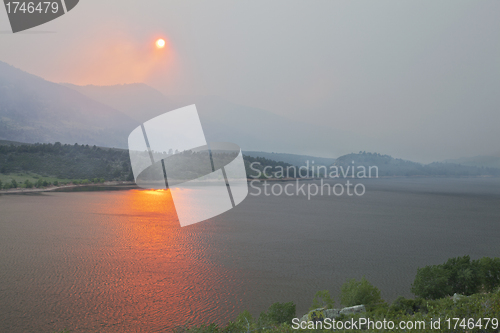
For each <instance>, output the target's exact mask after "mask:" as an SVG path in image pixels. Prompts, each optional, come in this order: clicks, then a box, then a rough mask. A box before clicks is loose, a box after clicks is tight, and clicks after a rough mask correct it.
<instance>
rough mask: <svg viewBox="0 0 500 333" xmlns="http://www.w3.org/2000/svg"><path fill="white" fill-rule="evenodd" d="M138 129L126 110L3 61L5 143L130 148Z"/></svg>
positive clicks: (0, 106)
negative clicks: (45, 143) (46, 143)
mask: <svg viewBox="0 0 500 333" xmlns="http://www.w3.org/2000/svg"><path fill="white" fill-rule="evenodd" d="M135 126H137V122H135V121H133V120H132V119H131V118H129V117H128V116H126V115H125V114H123V113H122V112H120V111H117V110H115V109H113V108H111V107H108V106H106V105H103V104H101V103H99V102H96V101H94V100H92V99H90V98H88V97H86V96H84V95H82V94H80V93H79V92H77V91H75V90H73V89H70V88H67V87H63V86H61V85H58V84H56V83H52V82H49V81H46V80H44V79H42V78H40V77H37V76H35V75H31V74H28V73H26V72H23V71H21V70H19V69H17V68H14V67H13V66H10V65H8V64H6V63H3V62H0V140H12V141H21V142H29V143H35V142H55V141H59V142H62V143H75V142H87V143H89V144H92V145H93V144H96V145H102V146H115V147H123V148H125V147H126V146H127V137H128V134H129V133H130V131H131V130H133V129H134V128H135Z"/></svg>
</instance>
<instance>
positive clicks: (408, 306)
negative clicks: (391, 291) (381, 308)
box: [389, 296, 427, 315]
mask: <svg viewBox="0 0 500 333" xmlns="http://www.w3.org/2000/svg"><path fill="white" fill-rule="evenodd" d="M389 312H390V313H391V314H397V313H400V314H406V315H413V314H415V313H417V312H424V313H427V302H426V301H425V300H424V299H422V298H417V299H407V298H404V297H403V296H399V297H398V298H396V300H395V301H394V302H393V303H392V304H391V306H390V307H389Z"/></svg>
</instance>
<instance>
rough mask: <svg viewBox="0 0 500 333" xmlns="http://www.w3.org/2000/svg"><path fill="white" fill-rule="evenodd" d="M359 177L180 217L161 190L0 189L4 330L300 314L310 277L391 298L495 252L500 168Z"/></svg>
mask: <svg viewBox="0 0 500 333" xmlns="http://www.w3.org/2000/svg"><path fill="white" fill-rule="evenodd" d="M340 182H345V181H340ZM364 184H365V185H366V193H365V195H363V196H361V197H357V196H353V197H349V196H346V195H344V196H340V197H335V196H316V197H313V198H311V200H308V199H307V197H304V196H291V197H288V196H285V195H281V196H265V195H264V194H261V195H260V196H253V195H249V196H248V197H247V199H245V201H244V202H242V203H241V204H240V205H239V206H237V207H236V208H235V209H233V210H231V211H228V212H226V213H224V214H223V215H221V216H218V217H215V218H213V219H211V220H208V221H205V222H201V223H198V224H195V225H192V226H188V227H184V228H181V227H180V226H179V222H178V221H177V217H176V213H175V209H174V207H173V204H172V201H171V197H170V193H169V192H168V191H153V190H125V191H104V192H75V193H52V192H47V193H41V194H31V195H2V196H0V331H1V332H54V331H57V330H62V329H64V328H68V329H71V331H72V332H139V331H141V332H163V331H166V330H168V329H170V328H172V327H175V326H176V325H180V324H185V323H188V324H198V323H202V322H217V323H225V322H227V321H228V320H231V319H234V318H235V317H236V316H237V314H238V313H239V312H241V311H243V310H245V309H248V310H249V311H250V312H251V313H252V314H253V315H258V314H259V313H260V312H261V311H265V310H266V309H267V308H268V307H269V305H271V304H272V303H274V302H286V301H293V302H295V303H296V304H297V315H299V316H300V315H302V314H304V313H305V312H306V311H307V309H308V308H309V306H310V304H311V303H312V299H313V296H314V293H315V292H316V291H318V290H323V289H328V290H330V292H331V294H332V295H334V297H335V300H336V305H337V306H339V294H340V287H341V285H342V284H343V283H344V282H345V281H346V279H348V278H357V279H359V278H361V277H362V276H363V275H364V276H366V278H367V279H368V280H369V281H370V282H371V283H373V284H374V285H375V286H377V287H378V288H380V289H381V291H382V297H383V298H384V299H386V300H388V301H392V300H394V299H395V298H396V297H397V296H399V295H403V296H407V297H410V296H412V295H411V293H410V287H411V283H412V282H413V279H414V277H415V274H416V270H417V268H418V267H422V266H425V265H431V264H439V263H442V262H444V261H446V260H447V259H448V258H450V257H456V256H463V255H466V254H469V255H471V257H472V258H475V259H476V258H480V257H483V256H498V255H499V254H500V242H499V241H498V240H499V237H500V179H498V178H462V179H448V178H388V179H370V180H366V181H364ZM250 192H252V193H255V191H254V190H252V189H251V190H250Z"/></svg>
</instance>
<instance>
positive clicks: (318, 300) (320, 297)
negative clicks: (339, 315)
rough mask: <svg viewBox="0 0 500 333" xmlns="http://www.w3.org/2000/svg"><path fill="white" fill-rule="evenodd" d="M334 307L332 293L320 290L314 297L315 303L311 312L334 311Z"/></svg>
mask: <svg viewBox="0 0 500 333" xmlns="http://www.w3.org/2000/svg"><path fill="white" fill-rule="evenodd" d="M334 305H335V301H334V299H333V297H331V296H330V292H329V291H328V290H320V291H318V292H317V293H316V294H315V295H314V298H313V303H312V305H311V307H310V308H309V310H314V309H318V308H326V309H333V307H334Z"/></svg>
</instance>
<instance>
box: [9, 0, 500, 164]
mask: <svg viewBox="0 0 500 333" xmlns="http://www.w3.org/2000/svg"><path fill="white" fill-rule="evenodd" d="M499 13H500V1H497V0H493V1H458V0H449V1H435V0H429V1H420V0H419V1H401V0H395V1H334V0H327V1H317V0H313V1H290V0H284V1H276V0H273V1H269V0H266V1H234V0H228V1H217V0H216V1H181V0H178V1H165V0H161V1H160V0H158V1H152V0H151V1H125V0H106V1H103V0H81V1H80V3H79V4H78V6H77V7H75V9H73V10H72V11H70V12H69V13H68V14H66V15H65V16H63V17H61V18H59V19H57V20H54V21H53V22H50V23H47V24H45V25H42V26H40V27H36V28H34V29H31V30H29V31H27V32H25V33H18V34H15V35H14V34H9V33H7V31H10V26H9V25H8V22H7V15H6V12H5V10H4V9H3V8H0V31H2V32H3V33H1V34H0V61H5V62H7V63H9V64H12V65H14V66H16V67H18V68H21V69H23V70H25V71H27V72H30V73H33V74H36V75H39V76H42V77H44V78H46V79H48V80H51V81H56V82H71V83H75V84H117V83H131V82H145V83H148V84H150V85H152V86H153V87H155V88H157V89H159V90H161V91H162V92H164V93H165V94H166V95H179V94H181V95H217V96H221V97H223V98H224V99H227V100H230V101H232V102H236V103H240V104H244V105H248V106H254V107H259V108H262V109H265V110H268V111H271V112H274V113H277V114H280V115H285V116H287V117H290V118H293V119H301V120H303V121H307V122H318V123H321V124H322V125H326V126H331V127H332V131H335V129H337V128H341V129H343V130H346V131H348V132H351V133H352V134H351V135H349V136H348V137H346V138H345V142H332V145H333V144H335V145H342V146H344V147H345V152H350V151H356V152H357V151H359V150H367V151H377V152H381V153H386V154H391V155H393V156H395V157H402V158H408V159H412V160H416V161H421V162H429V161H434V160H443V159H446V158H455V157H462V156H475V155H481V154H494V153H495V154H498V153H500V130H499V127H500V91H499V90H500V19H499V17H500V16H499ZM158 37H163V38H165V39H166V40H167V47H166V49H164V50H157V49H155V48H154V41H155V39H156V38H158ZM298 135H300V133H298ZM358 137H359V138H358ZM361 137H363V138H361ZM366 138H369V139H368V140H367V139H366ZM304 140H309V138H304ZM311 144H314V142H313V141H312V142H311Z"/></svg>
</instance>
